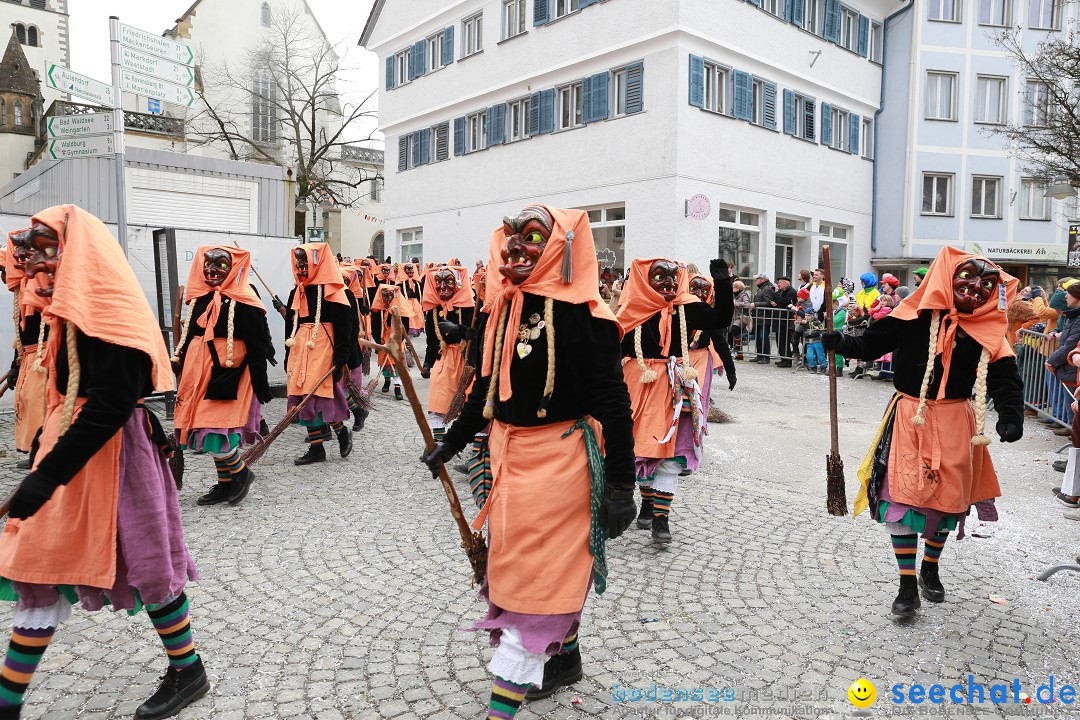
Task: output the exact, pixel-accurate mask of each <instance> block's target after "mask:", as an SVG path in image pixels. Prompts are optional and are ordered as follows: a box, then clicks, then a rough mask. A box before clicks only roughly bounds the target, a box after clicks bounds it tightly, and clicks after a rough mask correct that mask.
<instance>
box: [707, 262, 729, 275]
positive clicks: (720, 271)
mask: <svg viewBox="0 0 1080 720" xmlns="http://www.w3.org/2000/svg"><path fill="white" fill-rule="evenodd" d="M729 272H730V271H729V270H728V264H727V260H725V259H724V258H716V259H715V260H710V261H709V274H710V275H712V276H713V278H714V279H717V278H726V277H727V276H728V274H729Z"/></svg>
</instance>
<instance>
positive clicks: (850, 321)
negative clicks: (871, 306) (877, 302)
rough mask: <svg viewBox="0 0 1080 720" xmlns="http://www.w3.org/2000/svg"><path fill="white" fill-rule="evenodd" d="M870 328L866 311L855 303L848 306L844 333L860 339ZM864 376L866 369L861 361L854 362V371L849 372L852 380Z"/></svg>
mask: <svg viewBox="0 0 1080 720" xmlns="http://www.w3.org/2000/svg"><path fill="white" fill-rule="evenodd" d="M869 326H870V317H869V316H868V315H867V314H866V310H864V309H863V306H862V305H860V304H859V303H857V302H854V303H851V304H849V305H848V311H847V324H846V325H845V327H844V332H845V333H847V334H848V335H851V336H852V337H861V336H862V334H863V333H865V332H866V328H867V327H869ZM865 375H866V368H864V367H863V364H862V361H861V360H856V361H855V369H854V370H852V371H851V378H852V380H858V379H859V378H861V377H863V376H865Z"/></svg>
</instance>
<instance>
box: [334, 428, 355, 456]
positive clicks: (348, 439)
mask: <svg viewBox="0 0 1080 720" xmlns="http://www.w3.org/2000/svg"><path fill="white" fill-rule="evenodd" d="M337 442H338V449H339V450H340V451H341V457H343V458H347V457H349V453H351V452H352V433H351V432H349V428H347V427H344V426H343V427H342V428H341V432H339V433H338V434H337Z"/></svg>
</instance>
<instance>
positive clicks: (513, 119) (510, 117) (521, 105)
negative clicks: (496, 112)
mask: <svg viewBox="0 0 1080 720" xmlns="http://www.w3.org/2000/svg"><path fill="white" fill-rule="evenodd" d="M529 102H530V100H529V96H528V95H526V96H525V97H523V98H518V99H517V100H511V101H510V102H509V103H507V108H506V142H508V143H511V142H517V141H519V140H528V139H529Z"/></svg>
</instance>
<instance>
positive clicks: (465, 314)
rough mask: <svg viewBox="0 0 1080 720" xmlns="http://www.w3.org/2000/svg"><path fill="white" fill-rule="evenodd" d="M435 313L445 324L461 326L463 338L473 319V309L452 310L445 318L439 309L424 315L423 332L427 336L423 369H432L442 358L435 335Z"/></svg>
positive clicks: (433, 309) (437, 337) (437, 338)
mask: <svg viewBox="0 0 1080 720" xmlns="http://www.w3.org/2000/svg"><path fill="white" fill-rule="evenodd" d="M435 313H439V317H441V318H442V319H443V320H445V321H446V322H452V323H457V324H458V325H462V326H463V329H462V336H463V337H464V334H465V332H466V331H467V330H468V327H469V324H470V323H471V322H472V319H473V309H472V308H471V307H464V308H454V309H453V310H451V311H450V312H449V313H448V314H447V315H446V316H445V317H444V316H443V315H442V310H441V309H440V308H432V309H431V310H428V311H427V312H426V313H424V330H425V332H426V334H427V351H426V352H425V353H424V367H427V368H430V367H434V366H435V362H436V361H437V360H438V359H439V358H441V357H442V351H441V350H440V349H439V336H438V335H436V334H435ZM459 350H460V348H459Z"/></svg>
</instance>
